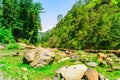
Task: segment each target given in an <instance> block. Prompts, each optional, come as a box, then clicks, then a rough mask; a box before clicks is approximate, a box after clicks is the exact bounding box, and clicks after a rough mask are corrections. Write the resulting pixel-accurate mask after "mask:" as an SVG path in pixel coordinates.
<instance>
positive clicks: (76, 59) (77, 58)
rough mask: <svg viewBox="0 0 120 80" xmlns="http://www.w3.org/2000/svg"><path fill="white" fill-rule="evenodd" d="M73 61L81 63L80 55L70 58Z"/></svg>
mask: <svg viewBox="0 0 120 80" xmlns="http://www.w3.org/2000/svg"><path fill="white" fill-rule="evenodd" d="M70 60H71V61H79V60H80V56H79V55H73V56H71V57H70Z"/></svg>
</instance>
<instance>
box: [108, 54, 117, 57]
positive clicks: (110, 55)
mask: <svg viewBox="0 0 120 80" xmlns="http://www.w3.org/2000/svg"><path fill="white" fill-rule="evenodd" d="M114 56H115V55H114V54H112V53H110V54H107V57H114Z"/></svg>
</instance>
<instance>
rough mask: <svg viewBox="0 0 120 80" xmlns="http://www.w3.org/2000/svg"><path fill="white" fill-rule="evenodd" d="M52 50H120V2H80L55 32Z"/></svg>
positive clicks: (50, 40) (94, 0)
mask: <svg viewBox="0 0 120 80" xmlns="http://www.w3.org/2000/svg"><path fill="white" fill-rule="evenodd" d="M48 45H49V46H50V47H62V48H72V49H119V48H120V0H91V1H90V2H88V3H86V4H83V3H82V2H80V1H78V2H77V3H75V4H74V6H73V7H72V9H71V10H70V11H69V12H68V14H67V15H66V16H65V17H64V18H63V19H62V20H61V21H60V22H58V24H57V25H56V27H55V28H53V29H52V30H51V35H50V37H49V40H48Z"/></svg>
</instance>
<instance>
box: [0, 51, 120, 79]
mask: <svg viewBox="0 0 120 80" xmlns="http://www.w3.org/2000/svg"><path fill="white" fill-rule="evenodd" d="M16 51H17V50H1V51H0V55H1V54H4V56H3V57H2V58H1V59H0V64H4V66H3V67H0V70H2V71H3V72H5V74H6V75H5V76H6V78H8V77H11V78H12V79H16V80H27V79H28V80H45V78H47V77H49V78H50V79H51V80H52V79H53V77H54V76H55V71H56V70H57V69H59V68H60V67H62V66H65V65H74V64H76V63H75V62H71V60H67V61H64V62H61V63H57V61H55V62H53V63H51V64H49V65H47V66H45V67H42V68H32V67H30V66H29V65H27V64H23V61H22V59H23V55H21V56H12V55H11V54H12V53H15V52H16ZM21 52H23V51H21ZM56 56H57V55H56ZM86 57H87V58H88V59H89V60H90V61H94V62H97V63H99V61H98V60H97V54H91V53H88V54H87V56H86ZM91 57H92V58H91ZM56 60H57V59H56ZM114 65H115V64H114ZM117 66H120V64H118V65H117ZM24 68H25V69H27V70H23V69H24ZM107 69H109V66H103V67H99V66H98V67H96V70H97V71H98V72H99V73H101V74H103V75H105V76H106V77H107V78H109V79H110V80H114V79H115V78H118V77H120V71H113V72H107Z"/></svg>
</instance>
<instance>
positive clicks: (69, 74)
mask: <svg viewBox="0 0 120 80" xmlns="http://www.w3.org/2000/svg"><path fill="white" fill-rule="evenodd" d="M86 70H87V67H86V66H85V65H84V64H77V65H72V66H64V67H62V68H60V69H58V70H57V71H56V74H57V76H59V77H60V79H62V78H63V79H65V80H81V79H82V77H83V75H84V73H85V71H86Z"/></svg>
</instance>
